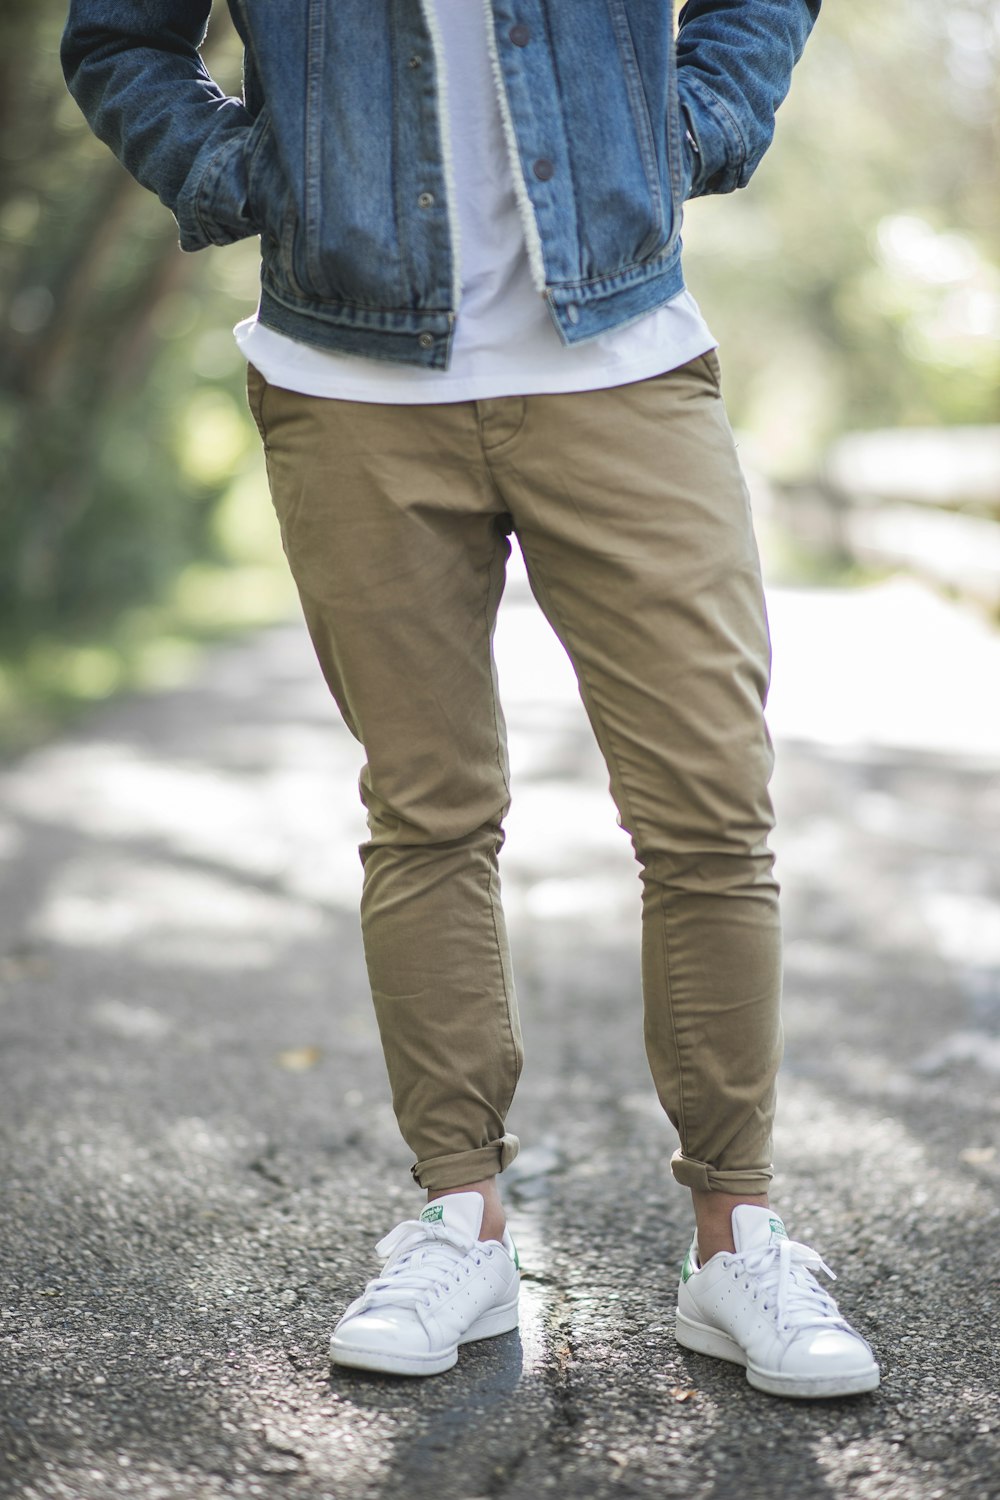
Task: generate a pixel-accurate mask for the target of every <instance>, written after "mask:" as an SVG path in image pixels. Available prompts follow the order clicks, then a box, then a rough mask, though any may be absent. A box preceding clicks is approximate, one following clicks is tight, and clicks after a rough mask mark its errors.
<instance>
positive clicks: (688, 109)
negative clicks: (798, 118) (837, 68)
mask: <svg viewBox="0 0 1000 1500" xmlns="http://www.w3.org/2000/svg"><path fill="white" fill-rule="evenodd" d="M819 8H820V0H687V4H686V5H685V6H684V7H683V9H682V10H681V13H680V16H679V17H678V29H677V87H678V94H679V97H680V105H681V111H682V113H683V115H684V123H685V125H686V127H687V129H688V131H689V133H690V143H693V148H694V149H693V150H692V151H691V152H690V155H689V167H690V171H691V183H690V187H689V190H688V193H687V196H688V197H691V198H698V197H700V196H702V195H703V194H705V193H731V192H732V191H733V190H734V189H735V188H741V187H745V186H746V184H747V183H748V182H749V181H750V178H751V176H752V174H753V172H754V170H755V168H756V167H757V165H758V164H759V162H760V159H761V157H762V156H763V155H764V152H765V151H766V150H767V148H768V146H769V145H770V144H771V139H772V137H773V135H774V115H775V111H776V110H777V108H778V105H779V104H780V103H781V101H782V99H784V97H785V95H786V94H787V92H788V87H789V84H790V82H791V77H792V68H793V67H794V66H795V63H796V62H797V61H798V58H799V57H800V56H801V53H802V49H803V47H804V46H805V44H806V38H807V37H808V35H809V33H810V31H811V30H812V28H813V25H814V24H815V21H816V17H817V15H818V14H819Z"/></svg>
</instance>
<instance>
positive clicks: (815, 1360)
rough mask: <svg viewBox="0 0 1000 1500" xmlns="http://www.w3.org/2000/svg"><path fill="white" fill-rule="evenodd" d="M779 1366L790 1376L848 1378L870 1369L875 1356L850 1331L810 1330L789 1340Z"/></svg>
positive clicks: (856, 1334)
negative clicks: (847, 1376) (843, 1376)
mask: <svg viewBox="0 0 1000 1500" xmlns="http://www.w3.org/2000/svg"><path fill="white" fill-rule="evenodd" d="M782 1364H783V1367H784V1369H785V1370H786V1371H787V1372H788V1373H789V1374H792V1373H800V1374H803V1375H805V1374H809V1375H821V1376H822V1375H831V1376H834V1375H851V1374H860V1373H863V1372H865V1371H868V1370H871V1369H873V1368H874V1367H875V1356H874V1354H873V1353H872V1351H871V1348H870V1347H869V1345H868V1344H866V1343H865V1341H864V1339H863V1338H862V1337H861V1335H860V1334H859V1333H855V1332H854V1331H853V1330H852V1329H847V1328H809V1329H804V1330H803V1331H802V1333H800V1334H799V1336H798V1337H797V1338H795V1339H793V1340H792V1342H791V1344H790V1345H789V1346H788V1349H787V1351H786V1353H785V1358H784V1360H783V1361H782Z"/></svg>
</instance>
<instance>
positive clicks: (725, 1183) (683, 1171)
mask: <svg viewBox="0 0 1000 1500" xmlns="http://www.w3.org/2000/svg"><path fill="white" fill-rule="evenodd" d="M670 1170H671V1172H672V1173H673V1174H674V1178H675V1180H676V1181H677V1182H679V1183H680V1184H681V1186H682V1187H688V1188H695V1189H696V1190H697V1191H698V1192H702V1193H732V1194H733V1195H734V1196H735V1197H743V1196H744V1195H745V1196H746V1197H748V1198H755V1197H757V1196H758V1195H760V1194H763V1193H766V1192H767V1190H768V1188H769V1187H770V1185H771V1178H772V1177H773V1176H774V1168H773V1167H772V1166H770V1165H768V1166H766V1167H747V1168H745V1169H743V1170H740V1169H737V1170H735V1171H720V1170H719V1169H718V1168H716V1167H713V1166H712V1164H711V1163H710V1162H707V1161H696V1160H695V1158H694V1157H693V1156H685V1155H684V1153H683V1151H675V1152H674V1154H673V1156H672V1157H671V1158H670Z"/></svg>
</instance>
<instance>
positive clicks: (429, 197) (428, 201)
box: [417, 193, 434, 208]
mask: <svg viewBox="0 0 1000 1500" xmlns="http://www.w3.org/2000/svg"><path fill="white" fill-rule="evenodd" d="M417 202H418V203H419V204H420V207H421V208H433V207H434V194H433V193H421V194H420V197H419V198H418V199H417Z"/></svg>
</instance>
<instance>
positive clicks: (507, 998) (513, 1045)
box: [483, 558, 521, 1122]
mask: <svg viewBox="0 0 1000 1500" xmlns="http://www.w3.org/2000/svg"><path fill="white" fill-rule="evenodd" d="M495 566H496V561H495V558H491V559H490V565H489V568H488V570H487V573H486V601H485V603H484V605H483V618H484V620H485V622H486V639H487V642H488V650H489V655H490V685H491V692H492V698H493V730H494V733H495V735H496V759H497V770H498V771H499V772H500V779H501V780H502V782H503V785H504V792H505V794H506V800H505V802H504V804H503V806H502V807H501V808H500V809H499V810H498V813H497V825H498V827H499V826H500V825H501V824H502V822H503V819H504V817H505V815H506V813H507V811H508V810H509V808H510V796H511V793H510V777H509V776H508V775H507V773H506V771H505V770H504V764H503V752H502V749H501V743H500V741H501V736H500V706H499V702H498V698H497V684H496V663H495V661H494V659H493V637H492V632H491V630H490V585H491V584H492V581H493V569H494V567H495ZM486 895H487V899H488V900H489V905H490V920H491V921H492V924H493V941H494V943H495V944H496V950H497V960H498V962H499V964H500V979H501V982H502V984H503V995H504V1007H505V1010H506V1015H507V1032H508V1035H509V1038H510V1052H511V1062H512V1073H513V1082H512V1084H511V1089H510V1093H509V1095H508V1096H507V1103H506V1104H505V1105H504V1109H503V1120H504V1122H506V1119H507V1112H508V1110H509V1109H510V1107H511V1105H512V1104H513V1102H514V1094H515V1092H516V1090H517V1083H518V1078H519V1077H520V1071H521V1070H520V1066H519V1064H518V1046H517V1039H516V1037H515V1036H514V1019H513V1015H512V1011H511V994H510V988H509V985H508V982H507V977H508V976H507V971H506V969H505V966H504V957H503V945H502V943H501V942H500V930H499V928H498V926H497V912H496V901H495V900H494V895H493V870H492V868H491V866H490V864H489V861H487V867H486Z"/></svg>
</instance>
